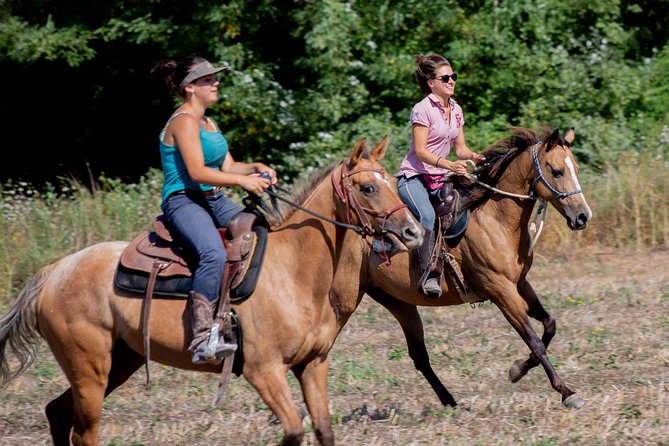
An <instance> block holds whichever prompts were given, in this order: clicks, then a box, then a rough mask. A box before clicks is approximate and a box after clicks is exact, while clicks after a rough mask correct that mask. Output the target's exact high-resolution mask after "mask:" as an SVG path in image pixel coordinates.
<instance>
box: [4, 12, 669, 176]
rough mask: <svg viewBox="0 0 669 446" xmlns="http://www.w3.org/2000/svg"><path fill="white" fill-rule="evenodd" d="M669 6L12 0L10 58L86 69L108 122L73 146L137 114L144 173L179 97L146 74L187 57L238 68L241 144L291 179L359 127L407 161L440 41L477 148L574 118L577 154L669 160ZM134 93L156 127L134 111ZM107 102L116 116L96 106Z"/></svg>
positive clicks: (88, 124) (226, 121)
mask: <svg viewBox="0 0 669 446" xmlns="http://www.w3.org/2000/svg"><path fill="white" fill-rule="evenodd" d="M668 12H669V0H654V1H650V0H638V1H635V0H587V1H586V0H573V1H570V2H564V1H558V0H541V1H537V0H480V1H474V2H459V1H453V0H442V1H434V2H427V3H426V2H422V1H419V0H396V1H390V0H367V1H355V0H351V1H348V2H343V1H338V0H295V1H284V2H274V1H269V0H231V1H228V2H223V3H222V4H212V3H210V2H204V1H201V0H196V1H191V2H183V1H178V0H151V1H148V2H138V1H119V0H117V1H112V2H98V3H93V4H91V3H90V2H84V1H82V0H69V1H64V0H54V1H51V2H42V1H36V0H32V1H30V0H22V1H18V0H6V2H5V3H4V5H3V6H0V50H2V53H3V54H4V57H3V58H1V59H0V64H2V66H1V67H0V68H4V69H3V72H6V73H10V74H11V75H14V76H17V77H18V76H19V75H20V73H31V70H38V69H39V72H40V73H41V74H42V75H45V76H49V75H50V74H52V75H53V76H55V77H56V78H59V79H60V78H61V77H66V76H69V77H72V76H77V75H80V76H81V78H80V79H82V80H81V90H82V91H81V92H80V94H81V95H83V97H82V99H81V100H80V103H79V102H77V103H76V104H75V105H76V106H77V107H80V108H81V110H82V113H83V114H86V108H87V107H90V114H91V116H92V117H96V116H97V117H98V119H93V118H91V119H90V120H86V119H82V120H81V122H79V124H80V127H79V128H77V130H76V132H73V133H76V137H74V136H72V137H71V141H69V140H68V141H69V143H70V144H69V145H68V149H70V150H72V147H78V146H77V144H79V145H80V146H82V145H87V144H88V145H99V147H104V148H106V149H105V152H106V151H108V150H112V149H113V148H112V147H111V146H106V145H105V141H107V140H108V139H109V135H108V132H109V129H110V127H114V128H115V129H116V134H118V133H119V132H121V131H122V129H123V127H124V126H126V131H127V133H128V134H130V135H134V136H135V140H136V141H151V144H154V145H153V146H151V147H143V148H139V147H134V146H131V148H130V149H129V150H132V151H134V153H137V152H138V150H141V151H143V152H145V153H147V154H148V153H149V152H156V153H155V154H154V155H153V157H152V158H149V161H148V162H147V165H146V166H144V170H146V169H148V168H149V165H148V164H153V165H154V166H155V165H156V161H157V159H158V158H157V146H156V145H155V135H157V133H158V132H159V130H160V126H161V125H162V122H164V120H165V119H166V118H167V116H168V115H169V113H170V110H171V108H172V107H173V106H174V102H173V100H172V99H171V98H168V97H164V96H161V95H160V93H159V90H158V88H153V87H151V88H148V87H147V86H148V85H149V84H150V82H153V81H152V80H150V78H149V76H148V71H149V69H150V67H151V66H152V64H153V63H154V62H156V61H157V60H159V59H162V58H164V57H182V56H188V55H193V54H198V55H202V56H205V57H207V58H209V59H211V60H212V61H215V62H220V61H226V62H228V63H229V64H230V66H231V67H232V70H231V71H230V72H229V73H228V74H227V75H225V77H224V78H223V82H222V84H221V100H220V101H219V103H218V104H216V105H215V106H214V107H213V108H212V112H213V114H214V116H215V118H216V119H217V120H218V122H219V124H220V125H221V127H222V128H223V129H224V132H225V133H226V135H227V136H228V138H229V139H230V142H231V147H232V150H233V153H234V154H235V156H236V157H237V158H239V159H246V160H248V159H262V160H264V161H267V162H269V163H272V164H274V165H275V166H276V167H277V168H278V169H279V170H280V172H281V173H282V174H283V175H284V176H285V177H286V178H292V177H294V176H297V175H299V174H300V173H301V172H304V171H306V170H309V169H310V168H314V167H319V166H322V165H324V164H328V163H330V162H331V161H332V160H333V158H335V157H338V156H340V155H341V154H342V153H344V151H345V150H347V149H348V148H349V147H350V146H351V145H352V144H353V143H354V142H355V141H356V140H357V139H358V138H360V137H368V138H369V139H370V141H376V140H379V139H380V138H382V137H383V136H385V135H388V136H390V142H391V145H390V160H389V164H391V165H392V166H393V167H394V166H396V163H397V162H398V160H399V159H400V158H401V156H402V155H403V154H404V152H405V151H406V147H407V140H408V138H409V127H408V111H409V110H410V108H411V106H412V105H413V104H414V103H415V102H417V101H418V100H419V99H420V93H419V90H418V88H417V86H416V84H415V81H414V78H413V57H412V55H413V54H414V53H428V52H439V53H442V54H444V55H445V56H446V57H448V58H449V59H450V60H451V62H452V63H453V66H454V69H455V70H456V71H457V72H458V74H459V75H460V77H459V80H458V87H457V91H456V96H457V97H456V99H457V100H458V101H459V102H460V103H461V105H462V106H463V108H464V111H465V116H466V119H467V127H466V129H467V138H468V140H469V143H470V146H471V147H472V148H474V149H475V150H480V149H482V148H484V147H485V146H487V145H488V144H490V143H492V142H493V141H494V140H495V139H497V138H498V137H500V136H501V135H503V134H504V132H505V127H506V126H507V125H520V126H525V127H533V128H534V127H537V126H540V125H549V126H552V127H559V128H567V127H571V126H574V127H576V129H577V135H579V142H578V145H577V146H578V152H577V153H578V156H579V158H580V160H581V161H582V162H583V163H585V164H587V165H590V166H591V167H593V168H599V167H602V166H604V165H606V164H607V163H611V162H615V161H616V160H617V159H618V157H620V156H621V155H622V154H625V153H627V152H630V151H632V152H638V153H641V152H648V153H653V154H655V155H656V156H657V157H659V159H662V160H665V161H666V159H667V155H668V149H667V142H668V141H667V139H668V133H669V118H668V116H669V115H668V113H667V107H666V104H667V103H669V86H668V85H667V82H666V73H667V68H669V49H668V47H667V39H668V38H669V31H667V30H669V23H668V22H669V14H668ZM5 76H6V75H5ZM59 76H60V77H59ZM88 79H92V80H88ZM87 80H88V81H87ZM5 81H6V82H5V83H7V82H11V81H12V79H7V78H6V79H5ZM123 91H125V92H126V94H125V95H124V94H122V93H121V94H119V92H123ZM59 99H60V96H58V97H57V100H59ZM33 102H34V101H33ZM141 102H143V103H144V104H148V105H144V106H140V105H139V104H140V103H141ZM129 103H130V104H132V109H133V110H134V109H137V110H140V111H137V114H139V113H141V114H142V119H143V121H141V122H143V123H144V124H145V125H143V126H139V125H137V126H135V127H133V126H132V125H128V124H127V122H128V120H130V121H134V120H133V116H132V112H131V111H128V110H129V107H128V104H129ZM90 104H95V105H90ZM29 106H30V107H31V110H33V111H34V112H36V113H37V114H42V115H45V116H51V117H52V118H53V119H67V117H66V116H64V117H62V118H61V117H59V116H57V117H53V111H52V110H51V109H50V104H49V103H40V102H39V101H38V103H31V104H29ZM17 107H19V108H17V109H16V110H15V112H16V113H14V110H11V111H10V114H11V115H12V116H13V115H15V114H16V115H20V114H21V112H22V111H23V110H22V109H21V108H20V106H17ZM96 107H98V108H96ZM102 108H104V109H105V114H104V122H100V121H101V119H99V116H98V115H96V114H95V113H96V110H99V109H102ZM128 113H130V114H131V115H130V116H128ZM117 114H120V116H123V119H121V118H119V120H118V121H115V120H114V119H115V118H114V116H117ZM146 116H150V117H149V118H145V117H146ZM110 120H111V122H110ZM137 121H138V122H139V116H137ZM70 128H71V127H70ZM82 135H83V136H82ZM142 135H149V136H148V137H147V136H142ZM142 138H143V139H142ZM142 144H144V143H142ZM115 148H118V146H115ZM35 150H37V149H35ZM77 150H79V151H80V152H85V150H86V147H79V148H78V149H77ZM75 151H76V150H75ZM147 156H148V155H147ZM102 162H103V163H104V161H102ZM138 173H142V172H138Z"/></svg>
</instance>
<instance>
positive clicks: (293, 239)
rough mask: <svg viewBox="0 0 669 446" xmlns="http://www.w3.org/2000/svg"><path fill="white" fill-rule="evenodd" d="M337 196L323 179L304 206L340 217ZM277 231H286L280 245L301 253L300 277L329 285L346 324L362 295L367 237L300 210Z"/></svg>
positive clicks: (313, 210) (330, 295)
mask: <svg viewBox="0 0 669 446" xmlns="http://www.w3.org/2000/svg"><path fill="white" fill-rule="evenodd" d="M334 197H335V194H334V189H333V188H332V186H331V184H330V183H329V181H328V182H325V183H321V184H320V185H319V186H318V187H317V188H316V190H315V191H314V193H313V194H312V195H311V196H310V197H308V198H307V199H306V200H305V201H304V202H303V203H302V206H304V207H305V208H307V209H309V210H310V211H312V212H315V213H318V214H320V215H322V216H324V217H327V218H329V219H331V220H341V218H338V216H337V206H341V204H337V203H335V201H333V200H336V198H334ZM277 232H278V233H281V234H283V235H282V242H281V244H282V247H281V249H295V250H297V252H298V253H299V258H300V265H299V266H298V268H299V269H300V271H301V273H302V274H301V275H300V280H303V281H305V282H306V283H318V284H319V285H320V286H327V287H328V289H329V290H330V293H329V296H328V298H330V299H331V300H332V303H333V304H334V307H335V308H334V310H335V311H336V312H337V318H338V320H339V321H340V323H341V324H342V326H343V324H344V323H346V321H347V320H348V317H349V316H350V314H351V313H352V312H353V311H354V310H355V308H356V307H357V305H358V303H359V302H360V298H361V297H362V294H361V293H360V292H359V290H360V289H362V285H361V284H360V281H361V277H362V276H363V274H362V273H361V268H362V267H363V263H364V260H365V257H364V256H365V254H366V253H365V249H366V245H365V243H364V240H362V238H361V236H360V235H358V234H356V233H355V232H354V231H352V230H350V229H345V228H342V227H337V226H336V225H335V224H333V223H331V222H328V221H326V220H323V219H319V218H318V217H315V216H312V215H310V214H308V213H306V212H304V211H301V210H297V211H296V212H295V213H294V214H293V215H291V216H290V218H288V219H287V220H286V221H285V222H284V223H283V224H282V225H281V228H279V230H278V231H277Z"/></svg>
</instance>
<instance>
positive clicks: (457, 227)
mask: <svg viewBox="0 0 669 446" xmlns="http://www.w3.org/2000/svg"><path fill="white" fill-rule="evenodd" d="M469 214H470V210H469V209H467V210H466V211H465V212H463V213H462V214H460V217H459V218H458V221H456V222H455V223H453V224H452V225H451V227H450V228H446V230H444V232H443V235H444V238H445V239H455V238H457V237H459V236H460V235H462V233H464V232H465V229H467V224H468V223H469Z"/></svg>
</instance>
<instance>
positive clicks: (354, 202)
mask: <svg viewBox="0 0 669 446" xmlns="http://www.w3.org/2000/svg"><path fill="white" fill-rule="evenodd" d="M339 172H340V175H337V169H333V170H332V174H331V175H330V178H331V180H332V186H333V188H334V190H335V193H336V194H337V197H338V198H339V200H340V201H341V202H342V203H344V205H345V206H346V223H344V222H341V221H338V220H334V219H332V218H329V217H327V216H325V215H322V214H319V213H318V212H314V211H312V210H310V209H307V208H305V207H304V206H302V205H299V204H297V203H295V202H294V201H292V200H290V199H288V198H286V197H284V196H282V195H279V194H278V193H276V192H275V190H274V189H275V188H276V186H271V187H269V188H268V189H266V190H265V193H266V194H268V195H269V196H270V197H271V198H273V199H278V200H281V201H283V202H285V203H287V204H289V205H291V206H293V207H295V208H297V209H300V210H302V211H304V212H306V213H308V214H311V215H313V216H314V217H317V218H319V219H321V220H325V221H327V222H329V223H332V224H333V225H336V226H339V227H341V228H344V229H350V230H352V231H355V232H356V233H358V234H360V235H362V236H363V237H364V236H370V237H372V238H375V239H380V238H382V237H383V236H384V235H385V234H387V233H388V230H387V229H386V228H385V226H386V221H387V220H388V218H389V217H390V216H391V215H392V214H393V213H395V212H397V211H399V210H400V209H404V208H406V207H407V206H406V205H405V204H399V205H397V206H395V207H394V208H392V209H389V210H384V211H378V210H376V209H370V208H366V207H364V206H362V205H361V204H360V201H358V199H357V198H356V197H355V195H353V194H352V191H353V186H352V185H351V181H350V177H352V176H353V175H355V174H358V173H362V172H376V173H378V174H380V175H381V176H382V177H383V178H384V179H385V177H386V172H385V170H384V169H383V168H380V169H371V168H362V169H354V170H352V171H350V172H349V171H348V170H347V169H346V162H343V163H342V164H341V169H340V170H339ZM254 201H256V200H254ZM256 203H257V201H256ZM353 213H355V214H356V215H357V217H358V219H359V220H360V222H361V224H362V226H358V225H355V224H352V223H351V215H352V214H353ZM368 215H372V216H374V217H379V218H382V219H383V223H382V224H381V225H378V224H374V225H373V224H372V223H371V222H370V220H369V218H368Z"/></svg>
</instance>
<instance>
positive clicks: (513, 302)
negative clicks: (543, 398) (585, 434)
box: [493, 282, 583, 408]
mask: <svg viewBox="0 0 669 446" xmlns="http://www.w3.org/2000/svg"><path fill="white" fill-rule="evenodd" d="M499 296H501V297H500V298H499V299H496V300H493V302H494V303H495V304H496V305H497V306H498V307H499V309H500V310H501V311H502V314H503V315H504V317H505V318H506V320H507V321H509V323H510V324H511V325H512V326H513V328H514V329H515V330H516V332H518V334H519V335H520V337H521V338H522V339H523V341H525V344H527V346H528V347H529V349H530V351H531V352H532V355H533V356H534V357H535V358H537V359H538V360H539V362H540V363H541V365H542V366H543V367H544V371H545V372H546V375H547V376H548V379H549V381H550V383H551V387H553V389H554V390H555V391H557V392H559V393H560V395H561V396H562V404H563V405H564V406H565V407H567V408H579V407H581V406H582V405H583V401H582V400H581V399H580V398H579V397H578V396H576V394H575V393H574V391H573V390H571V389H570V388H569V387H567V385H566V384H565V383H564V381H563V380H562V378H560V375H558V373H557V371H556V370H555V367H553V364H551V361H550V359H549V358H548V354H547V353H546V346H545V345H544V343H543V342H542V340H541V339H539V336H538V335H537V333H536V331H534V327H532V324H531V323H530V319H529V317H528V315H527V314H528V307H527V304H526V303H525V301H524V298H523V297H522V296H521V295H520V294H519V293H518V286H517V285H516V284H512V283H508V282H507V283H506V284H502V286H501V287H500V288H499Z"/></svg>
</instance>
